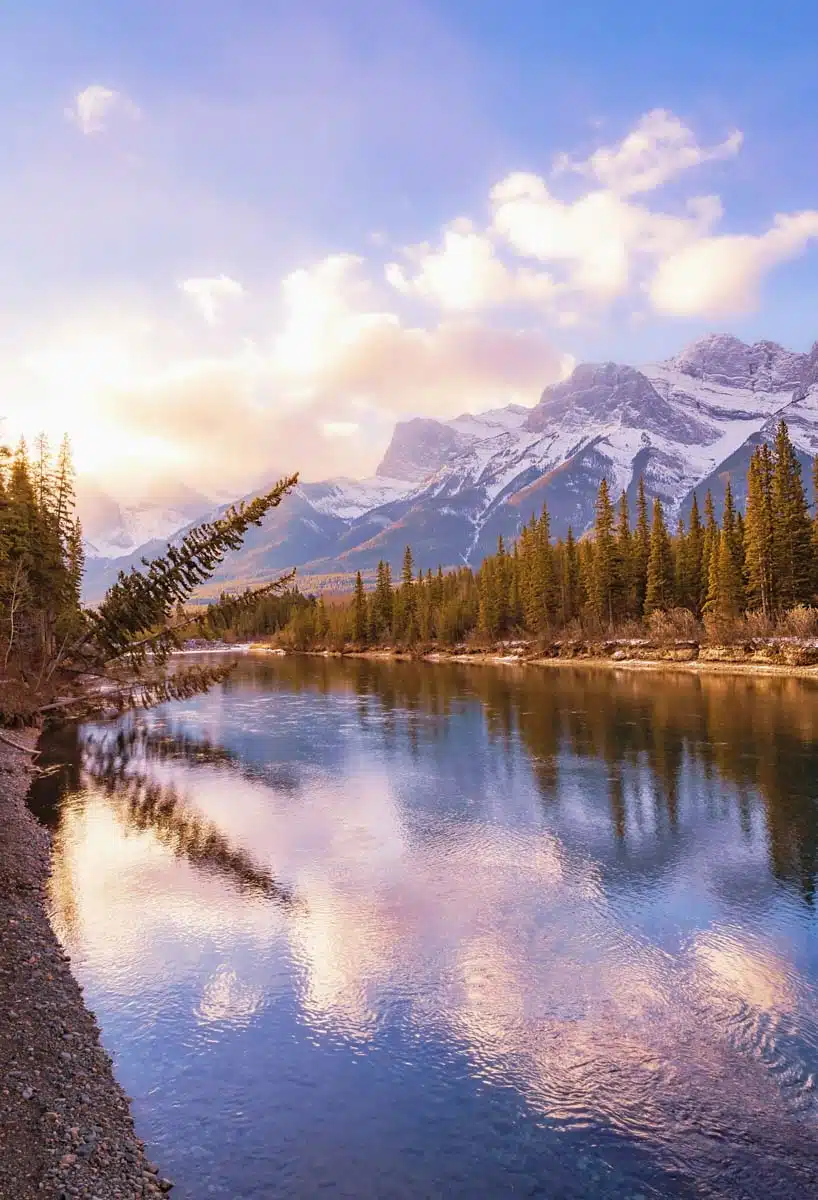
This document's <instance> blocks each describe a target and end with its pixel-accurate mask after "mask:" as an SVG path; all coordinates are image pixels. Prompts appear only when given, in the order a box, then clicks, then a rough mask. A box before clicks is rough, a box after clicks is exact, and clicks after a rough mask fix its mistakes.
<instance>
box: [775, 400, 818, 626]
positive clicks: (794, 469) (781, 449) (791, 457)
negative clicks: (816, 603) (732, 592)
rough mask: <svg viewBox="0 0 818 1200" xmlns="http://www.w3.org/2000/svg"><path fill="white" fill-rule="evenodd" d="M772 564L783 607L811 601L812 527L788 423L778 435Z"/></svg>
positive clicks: (812, 575) (782, 423)
mask: <svg viewBox="0 0 818 1200" xmlns="http://www.w3.org/2000/svg"><path fill="white" fill-rule="evenodd" d="M772 516H773V561H774V569H775V577H776V584H777V587H778V594H779V601H780V603H781V604H782V605H783V607H784V608H792V607H793V606H794V605H796V604H807V603H809V601H810V600H811V599H812V594H813V589H814V578H815V569H814V564H813V554H812V526H811V524H810V519H809V513H808V510H807V501H806V497H805V495H804V487H803V483H802V481H801V464H800V463H799V461H798V458H797V456H796V453H795V450H794V448H793V445H792V442H791V441H790V435H789V430H788V429H787V423H786V421H781V422H779V425H778V428H777V430H776V434H775V445H774V448H773V470H772Z"/></svg>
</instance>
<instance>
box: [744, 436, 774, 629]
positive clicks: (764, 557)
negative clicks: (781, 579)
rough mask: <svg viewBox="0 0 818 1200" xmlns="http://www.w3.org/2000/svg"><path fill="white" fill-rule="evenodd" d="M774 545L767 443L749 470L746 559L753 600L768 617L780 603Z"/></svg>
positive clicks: (748, 591)
mask: <svg viewBox="0 0 818 1200" xmlns="http://www.w3.org/2000/svg"><path fill="white" fill-rule="evenodd" d="M773 547H774V532H773V500H772V459H771V456H770V450H769V446H767V445H766V444H764V445H762V446H758V447H756V449H755V450H754V451H753V454H752V457H751V459H750V466H749V469H748V472H747V514H746V518H745V522H744V560H745V576H746V580H747V595H748V597H749V600H750V603H751V605H752V606H753V607H755V608H760V609H761V611H762V612H763V614H764V616H766V617H771V616H772V615H773V613H774V612H775V610H776V608H777V605H778V596H777V591H776V586H775V554H774V549H773Z"/></svg>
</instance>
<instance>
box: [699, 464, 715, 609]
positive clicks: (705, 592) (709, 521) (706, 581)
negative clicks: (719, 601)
mask: <svg viewBox="0 0 818 1200" xmlns="http://www.w3.org/2000/svg"><path fill="white" fill-rule="evenodd" d="M718 531H719V527H718V525H717V524H716V510H715V508H714V506H713V495H712V493H711V491H710V488H708V489H707V492H706V493H705V497H704V537H703V539H702V573H701V580H700V585H699V586H700V592H699V596H700V600H699V608H700V610H702V611H703V610H704V607H705V605H706V604H707V597H708V596H709V594H710V559H711V558H712V556H713V549H714V546H715V542H716V535H717V534H718Z"/></svg>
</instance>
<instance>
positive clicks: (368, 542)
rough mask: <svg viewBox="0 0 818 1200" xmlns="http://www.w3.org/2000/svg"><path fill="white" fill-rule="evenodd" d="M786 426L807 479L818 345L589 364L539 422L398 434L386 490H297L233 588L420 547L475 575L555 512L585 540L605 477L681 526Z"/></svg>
mask: <svg viewBox="0 0 818 1200" xmlns="http://www.w3.org/2000/svg"><path fill="white" fill-rule="evenodd" d="M781 416H784V417H785V418H786V420H787V422H788V424H789V426H790V430H791V435H792V437H793V441H794V443H795V445H796V447H797V448H798V451H799V454H800V456H801V457H802V461H803V463H804V465H805V466H806V465H808V464H809V462H810V460H811V459H812V458H813V457H815V456H816V455H818V344H816V346H815V347H814V348H813V350H812V351H811V352H810V353H808V354H796V353H793V352H792V351H789V350H786V349H784V348H782V347H781V346H778V345H776V344H775V343H773V342H759V343H757V344H756V345H753V346H747V345H745V344H744V343H743V342H740V341H739V340H738V339H737V338H734V337H730V336H726V335H713V336H710V337H706V338H702V339H701V340H700V341H698V342H694V343H693V344H692V345H691V346H688V347H687V348H686V349H685V350H683V351H682V352H681V353H680V354H679V355H677V356H676V357H675V358H672V359H669V360H668V361H666V362H660V363H651V364H648V365H646V366H643V367H641V368H635V367H631V366H626V365H622V364H617V363H601V364H600V363H596V364H589V363H585V364H581V365H579V366H577V367H576V369H575V370H574V372H573V374H572V375H571V376H570V377H569V378H568V379H565V380H562V381H561V382H559V383H556V384H553V385H551V386H550V387H548V388H546V389H545V391H544V392H543V394H542V397H541V399H540V401H539V403H538V404H537V405H536V406H534V407H533V408H530V409H527V408H521V407H520V406H514V405H512V406H509V407H508V408H503V409H496V410H493V411H491V412H487V413H481V414H478V415H471V414H468V413H466V414H463V415H462V416H460V417H456V418H454V419H453V420H448V421H436V420H431V419H428V418H417V419H415V420H410V421H402V422H400V423H398V425H396V427H395V431H394V435H393V438H392V441H391V443H390V445H389V447H388V449H387V451H386V454H385V455H384V458H383V460H382V462H381V464H380V466H379V467H378V471H377V474H376V476H375V478H374V479H370V480H363V481H355V480H347V479H334V480H329V481H327V482H324V483H307V484H303V485H300V486H299V487H298V489H297V490H296V494H295V495H294V496H293V497H290V498H289V499H288V500H287V501H286V502H285V504H283V505H282V506H281V507H280V508H279V509H277V510H276V512H275V513H274V514H271V515H270V518H268V521H266V522H265V525H264V526H263V527H262V529H261V530H259V531H256V532H254V533H253V534H252V536H251V537H250V538H249V539H248V542H247V543H246V545H245V549H243V550H242V551H239V552H238V553H237V554H236V555H232V556H230V558H229V559H228V560H227V561H226V563H225V564H224V567H223V568H222V571H221V575H222V577H223V578H225V579H229V578H231V577H233V578H238V577H240V578H242V579H251V578H260V577H262V576H265V573H266V576H269V573H270V572H271V571H272V570H274V569H281V568H284V567H288V566H291V565H298V566H299V569H300V570H303V572H304V573H307V574H322V573H330V572H331V573H347V572H351V571H354V570H357V569H362V570H371V569H372V568H373V567H374V566H375V565H376V564H377V562H378V560H379V559H381V558H383V559H386V560H388V561H389V562H391V563H392V565H393V566H394V567H397V566H398V565H399V562H400V559H401V556H402V553H403V549H404V547H405V546H406V545H407V544H411V546H412V548H413V551H414V552H415V556H416V560H417V562H418V565H419V566H421V567H423V568H424V569H425V568H426V567H435V566H437V564H438V563H442V564H444V565H454V564H456V563H458V562H464V561H465V562H469V563H472V564H477V563H478V562H479V561H480V559H481V558H482V557H483V556H484V555H485V554H486V553H488V552H489V551H491V550H492V549H493V548H494V546H495V545H496V539H497V536H498V535H499V534H502V535H503V537H505V538H507V539H508V538H513V537H515V536H516V535H517V533H518V532H519V530H520V527H521V525H522V524H523V523H524V522H526V521H527V520H528V519H529V517H530V516H531V514H532V512H535V511H539V509H540V508H541V507H542V504H543V502H546V503H547V504H548V508H549V512H550V514H551V526H552V531H553V533H554V534H555V535H557V536H559V535H564V534H565V532H566V530H567V528H568V526H569V524H570V525H571V526H572V528H573V530H574V533H575V534H576V535H580V534H581V533H583V532H584V531H585V530H586V529H587V528H588V527H589V526H590V524H591V522H592V521H593V510H594V501H595V497H596V493H597V489H598V487H599V483H600V481H601V479H603V478H606V479H607V480H608V483H609V486H610V487H611V489H612V491H613V492H614V494H616V493H618V492H620V491H624V492H625V493H626V494H627V495H628V497H629V499H630V500H631V501H632V500H633V498H634V496H635V490H636V486H637V483H638V480H639V478H640V476H641V477H643V478H644V480H645V486H646V490H647V492H648V494H649V495H654V496H658V497H660V498H661V500H662V501H663V503H664V504H665V506H666V509H667V515H668V518H669V520H673V519H675V517H676V515H677V514H679V513H680V512H683V511H684V510H685V507H686V505H688V504H689V501H690V497H691V494H692V491H693V490H694V489H696V488H704V487H708V486H709V487H712V489H713V493H714V497H715V498H716V501H717V503H719V502H720V497H721V495H723V488H724V479H725V478H727V476H728V475H734V477H735V483H736V484H738V485H739V487H738V490H739V491H740V488H741V480H742V476H743V473H744V472H745V471H746V464H747V462H748V461H749V455H750V453H751V451H752V447H753V446H754V445H755V444H757V443H758V441H760V440H762V439H770V438H772V436H773V435H774V431H775V426H776V424H777V422H778V420H779V419H780V417H781ZM166 515H167V517H168V520H170V519H171V514H170V513H168V514H166ZM157 522H158V523H157V526H156V527H154V528H152V532H153V531H154V529H155V528H158V527H160V526H162V520H161V518H159V517H158V518H157ZM162 536H164V534H163V535H162Z"/></svg>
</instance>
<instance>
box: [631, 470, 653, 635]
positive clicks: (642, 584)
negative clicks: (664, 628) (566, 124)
mask: <svg viewBox="0 0 818 1200" xmlns="http://www.w3.org/2000/svg"><path fill="white" fill-rule="evenodd" d="M649 558H650V526H649V524H648V502H647V498H646V496H645V480H644V478H643V477H642V476H641V475H640V476H639V486H638V488H637V492H636V528H635V530H634V537H633V580H634V607H635V611H636V612H637V613H638V614H641V613H642V611H643V609H644V607H645V596H646V594H647V588H648V559H649Z"/></svg>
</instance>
